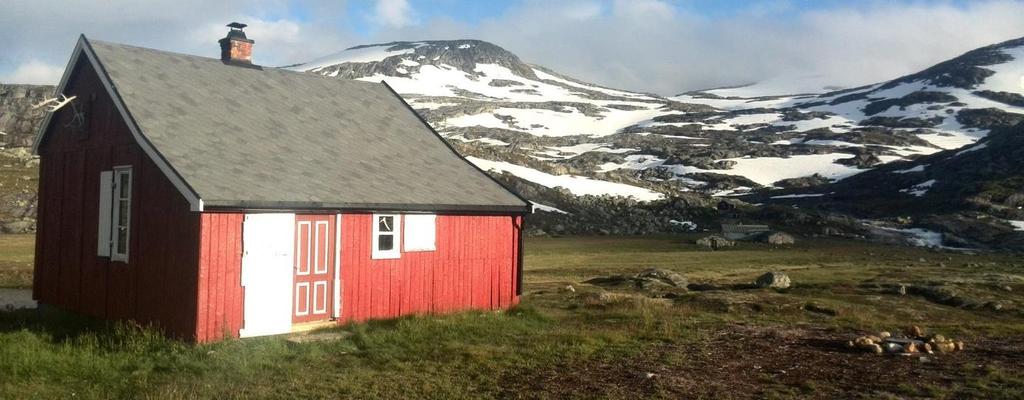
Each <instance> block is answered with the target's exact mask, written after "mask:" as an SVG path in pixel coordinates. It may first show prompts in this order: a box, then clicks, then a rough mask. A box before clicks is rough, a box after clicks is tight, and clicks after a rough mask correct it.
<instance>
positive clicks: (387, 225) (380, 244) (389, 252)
mask: <svg viewBox="0 0 1024 400" xmlns="http://www.w3.org/2000/svg"><path fill="white" fill-rule="evenodd" d="M400 217H401V216H400V215H395V214H374V215H373V221H374V222H373V248H372V249H371V250H372V251H371V257H372V258H374V259H388V258H399V257H401V252H400V251H399V239H400V236H399V233H400V232H401V221H402V219H401V218H400Z"/></svg>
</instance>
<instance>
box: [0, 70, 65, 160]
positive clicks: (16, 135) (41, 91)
mask: <svg viewBox="0 0 1024 400" xmlns="http://www.w3.org/2000/svg"><path fill="white" fill-rule="evenodd" d="M52 94H53V86H45V85H12V84H4V83H0V148H3V147H27V146H31V145H32V141H33V140H35V137H36V127H37V126H39V123H40V122H41V121H42V120H43V116H44V115H45V114H44V112H43V109H37V110H33V109H32V105H33V104H36V103H38V102H40V101H41V100H43V98H45V97H47V96H50V95H52Z"/></svg>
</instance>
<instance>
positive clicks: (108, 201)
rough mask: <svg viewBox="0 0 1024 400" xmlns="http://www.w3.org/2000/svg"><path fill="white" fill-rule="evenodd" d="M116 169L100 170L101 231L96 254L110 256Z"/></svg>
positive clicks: (97, 235) (98, 235)
mask: <svg viewBox="0 0 1024 400" xmlns="http://www.w3.org/2000/svg"><path fill="white" fill-rule="evenodd" d="M113 194H114V171H103V172H100V205H99V208H100V210H99V211H100V212H99V216H100V219H99V224H98V225H99V231H98V232H97V234H96V255H98V256H100V257H110V223H111V220H110V210H111V209H113V208H114V196H113Z"/></svg>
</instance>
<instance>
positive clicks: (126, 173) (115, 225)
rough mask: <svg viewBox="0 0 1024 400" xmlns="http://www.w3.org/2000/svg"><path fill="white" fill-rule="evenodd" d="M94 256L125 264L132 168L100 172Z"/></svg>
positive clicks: (128, 232) (117, 168) (130, 206)
mask: <svg viewBox="0 0 1024 400" xmlns="http://www.w3.org/2000/svg"><path fill="white" fill-rule="evenodd" d="M99 195H100V201H99V221H98V222H99V232H98V234H97V241H96V243H97V254H98V255H100V256H102V257H110V259H111V260H112V261H123V262H127V261H128V243H129V242H128V238H129V235H130V232H131V222H130V221H131V213H132V168H131V167H130V166H124V167H115V168H114V170H113V171H103V172H101V173H100V193H99Z"/></svg>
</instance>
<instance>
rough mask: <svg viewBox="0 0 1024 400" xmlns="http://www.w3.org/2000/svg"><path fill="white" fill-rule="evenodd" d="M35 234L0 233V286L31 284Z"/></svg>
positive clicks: (24, 285)
mask: <svg viewBox="0 0 1024 400" xmlns="http://www.w3.org/2000/svg"><path fill="white" fill-rule="evenodd" d="M34 244H35V235H0V288H4V287H25V288H27V287H30V286H32V258H33V257H34V255H35V253H34V252H35V247H34Z"/></svg>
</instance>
